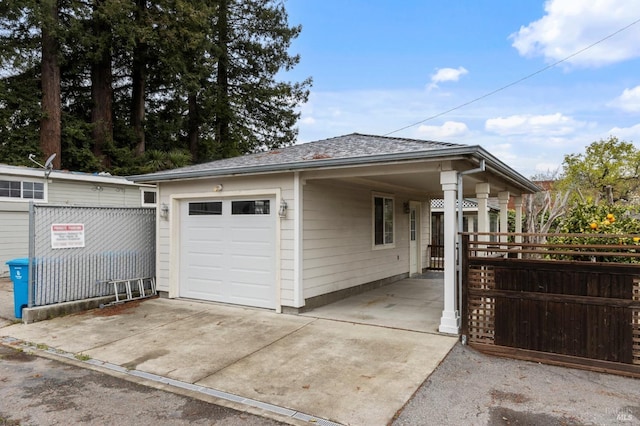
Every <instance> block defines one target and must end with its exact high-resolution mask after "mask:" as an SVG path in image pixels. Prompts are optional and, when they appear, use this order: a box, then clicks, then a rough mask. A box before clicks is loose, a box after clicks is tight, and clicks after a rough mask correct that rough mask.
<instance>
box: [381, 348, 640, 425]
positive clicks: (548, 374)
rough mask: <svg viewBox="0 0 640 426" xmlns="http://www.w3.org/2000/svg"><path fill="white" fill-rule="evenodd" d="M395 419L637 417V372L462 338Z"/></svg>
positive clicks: (482, 421) (476, 421) (506, 421)
mask: <svg viewBox="0 0 640 426" xmlns="http://www.w3.org/2000/svg"><path fill="white" fill-rule="evenodd" d="M393 425H394V426H401V425H545V426H546V425H640V379H632V378H627V377H620V376H615V375H610V374H600V373H593V372H588V371H583V370H576V369H571V368H563V367H555V366H549V365H543V364H539V363H535V362H527V361H518V360H512V359H506V358H497V357H490V356H486V355H483V354H481V353H479V352H477V351H475V350H474V349H472V348H469V347H468V346H462V345H460V344H457V345H456V346H455V347H454V348H453V349H452V351H451V352H450V353H449V355H448V356H447V357H446V358H445V359H444V361H443V362H442V363H441V364H440V366H439V367H438V368H437V369H436V370H435V372H434V373H433V374H432V375H431V376H430V377H429V378H428V379H427V380H426V381H425V382H424V384H423V385H422V386H421V387H420V388H419V389H418V391H417V392H416V393H415V395H414V396H413V398H412V399H411V400H410V401H409V402H408V403H407V405H406V406H405V408H404V409H403V410H401V412H399V414H398V415H397V418H396V419H395V421H394V422H393Z"/></svg>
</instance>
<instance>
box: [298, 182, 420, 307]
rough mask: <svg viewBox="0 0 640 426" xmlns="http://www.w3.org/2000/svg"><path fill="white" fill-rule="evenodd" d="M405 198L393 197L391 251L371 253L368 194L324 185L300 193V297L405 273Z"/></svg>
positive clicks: (369, 201) (373, 251)
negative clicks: (301, 287)
mask: <svg viewBox="0 0 640 426" xmlns="http://www.w3.org/2000/svg"><path fill="white" fill-rule="evenodd" d="M407 199H408V198H407V197H400V196H396V197H395V219H396V222H395V248H388V249H373V248H372V241H373V240H372V232H373V231H372V229H373V228H372V208H373V207H372V191H371V190H367V189H353V188H348V187H345V186H344V185H340V184H332V183H328V182H323V183H319V182H313V183H312V182H308V183H307V184H306V185H305V187H304V215H303V216H304V254H303V256H304V257H303V258H304V261H303V265H304V272H303V280H304V297H305V298H310V297H314V296H318V295H322V294H326V293H331V292H334V291H337V290H342V289H346V288H349V287H353V286H357V285H360V284H365V283H368V282H372V281H376V280H379V279H383V278H388V277H391V276H394V275H398V274H402V273H406V272H408V271H409V259H408V254H409V247H408V215H407V214H404V213H403V211H402V203H403V202H404V201H406V200H407Z"/></svg>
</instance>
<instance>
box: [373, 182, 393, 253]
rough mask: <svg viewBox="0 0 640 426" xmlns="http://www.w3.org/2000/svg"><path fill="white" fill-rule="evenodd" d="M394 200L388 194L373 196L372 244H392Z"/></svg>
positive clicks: (382, 245)
mask: <svg viewBox="0 0 640 426" xmlns="http://www.w3.org/2000/svg"><path fill="white" fill-rule="evenodd" d="M393 206H394V200H393V197H391V196H388V195H377V194H376V195H374V196H373V244H374V246H375V247H389V246H393V244H394V240H393V235H394V233H393V226H394V220H395V217H394V216H395V215H394V208H393Z"/></svg>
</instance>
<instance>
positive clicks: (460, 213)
mask: <svg viewBox="0 0 640 426" xmlns="http://www.w3.org/2000/svg"><path fill="white" fill-rule="evenodd" d="M484 170H485V161H484V158H481V159H480V164H479V167H478V168H475V169H471V170H465V171H463V172H459V173H458V262H457V266H456V268H457V269H456V270H457V272H458V315H460V319H461V320H462V235H460V232H462V228H463V226H464V220H463V216H464V209H463V207H462V203H463V198H464V194H463V193H464V191H463V187H462V178H463V177H464V176H465V175H470V174H474V173H481V172H484ZM463 343H464V341H463Z"/></svg>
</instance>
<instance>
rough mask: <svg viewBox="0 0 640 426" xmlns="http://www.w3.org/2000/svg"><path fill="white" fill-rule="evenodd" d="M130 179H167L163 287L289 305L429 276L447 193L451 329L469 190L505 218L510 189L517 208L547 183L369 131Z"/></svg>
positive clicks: (466, 155)
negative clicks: (433, 231)
mask: <svg viewBox="0 0 640 426" xmlns="http://www.w3.org/2000/svg"><path fill="white" fill-rule="evenodd" d="M481 164H483V165H484V170H483V171H479V167H480V165H481ZM469 170H475V172H474V173H469V174H459V173H460V172H464V171H469ZM458 177H460V178H461V179H460V180H459V179H458ZM130 179H131V180H133V181H134V182H141V183H156V184H157V185H158V233H157V250H156V253H157V260H156V265H157V266H156V267H157V274H156V275H157V277H156V278H157V287H158V290H160V291H164V292H166V293H167V295H168V297H171V298H178V297H180V298H193V299H201V300H210V301H217V302H224V303H233V304H239V305H246V306H254V307H261V308H268V309H274V310H276V311H278V312H281V311H283V310H292V311H296V310H305V309H309V308H313V307H315V306H318V305H321V304H325V303H329V302H331V301H334V300H338V299H340V298H343V297H345V296H347V295H350V294H354V293H356V292H360V291H364V290H367V289H370V288H375V287H377V286H380V285H384V284H386V283H390V282H393V281H396V280H398V279H402V278H405V277H407V276H409V275H411V274H415V273H420V272H422V270H423V268H425V267H426V266H427V246H428V244H429V241H430V221H429V217H430V212H429V209H430V200H431V199H435V198H442V199H444V210H445V233H446V237H445V241H444V243H445V256H446V257H449V258H451V261H449V262H445V265H446V267H445V284H444V285H445V302H444V304H445V306H443V313H442V319H441V324H440V331H443V332H450V333H457V332H458V325H459V315H458V311H457V306H456V297H455V262H454V261H453V260H454V259H455V238H456V226H457V224H456V221H455V206H456V197H457V190H458V188H461V189H463V192H464V194H463V195H464V196H465V197H472V198H476V199H477V200H478V203H479V207H480V209H479V210H480V211H488V209H487V208H486V203H487V199H488V198H489V197H498V198H499V200H500V206H501V210H502V211H501V214H503V215H504V218H505V220H504V223H505V224H506V222H507V221H506V213H507V209H506V206H507V202H508V200H509V197H510V196H515V199H516V206H517V205H518V203H520V205H521V195H522V194H524V193H531V192H535V191H537V190H538V188H537V187H536V186H535V185H534V184H533V183H531V182H530V181H529V180H527V179H525V178H524V177H522V176H521V175H519V174H518V173H517V172H515V171H514V170H512V169H511V168H509V167H508V166H507V165H505V164H504V163H502V162H501V161H499V160H498V159H496V158H495V157H493V156H492V155H491V154H489V153H488V152H487V151H485V150H484V149H482V148H481V147H479V146H466V145H457V144H451V143H442V142H433V141H424V140H412V139H402V138H390V137H380V136H370V135H362V134H351V135H346V136H341V137H336V138H331V139H326V140H321V141H317V142H311V143H305V144H300V145H294V146H291V147H287V148H282V149H277V150H273V151H268V152H263V153H256V154H251V155H245V156H241V157H236V158H230V159H225V160H219V161H213V162H210V163H205V164H199V165H194V166H189V167H184V168H179V169H174V170H168V171H164V172H158V173H153V174H148V175H140V176H133V177H130ZM459 183H462V185H459ZM483 206H484V207H485V208H484V210H483ZM488 226H489V220H488V216H487V215H485V214H479V217H478V229H479V230H480V231H483V230H486V231H488V230H489V228H488ZM505 230H506V229H505Z"/></svg>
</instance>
